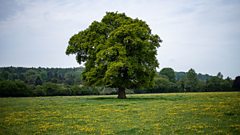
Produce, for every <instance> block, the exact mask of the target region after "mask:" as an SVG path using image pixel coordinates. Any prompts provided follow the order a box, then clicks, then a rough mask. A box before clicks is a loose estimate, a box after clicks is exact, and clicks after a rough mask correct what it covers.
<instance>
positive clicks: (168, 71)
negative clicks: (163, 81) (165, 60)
mask: <svg viewBox="0 0 240 135" xmlns="http://www.w3.org/2000/svg"><path fill="white" fill-rule="evenodd" d="M160 75H164V76H167V77H168V79H169V81H171V82H175V81H176V75H175V72H174V70H173V69H172V68H163V69H162V70H161V71H160Z"/></svg>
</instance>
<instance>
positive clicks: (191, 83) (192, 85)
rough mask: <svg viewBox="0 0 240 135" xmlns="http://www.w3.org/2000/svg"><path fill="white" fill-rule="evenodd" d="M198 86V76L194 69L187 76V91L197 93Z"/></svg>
mask: <svg viewBox="0 0 240 135" xmlns="http://www.w3.org/2000/svg"><path fill="white" fill-rule="evenodd" d="M197 84H198V78H197V74H196V72H195V71H194V69H192V68H191V69H190V70H189V71H188V72H187V74H186V79H185V89H186V90H187V91H196V88H197Z"/></svg>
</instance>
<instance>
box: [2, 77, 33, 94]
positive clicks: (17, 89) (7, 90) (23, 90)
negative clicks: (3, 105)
mask: <svg viewBox="0 0 240 135" xmlns="http://www.w3.org/2000/svg"><path fill="white" fill-rule="evenodd" d="M30 95H31V91H30V90H29V88H28V87H27V85H26V84H25V83H24V82H22V81H8V80H6V81H0V97H11V96H14V97H22V96H30Z"/></svg>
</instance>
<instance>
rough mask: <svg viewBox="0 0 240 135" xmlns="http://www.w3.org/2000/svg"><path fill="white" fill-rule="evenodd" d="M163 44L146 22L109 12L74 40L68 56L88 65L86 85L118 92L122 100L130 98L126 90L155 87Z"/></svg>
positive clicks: (69, 47) (69, 46)
mask: <svg viewBox="0 0 240 135" xmlns="http://www.w3.org/2000/svg"><path fill="white" fill-rule="evenodd" d="M160 42H161V39H160V37H159V36H158V35H156V34H155V35H154V34H152V33H151V29H150V28H149V26H148V25H147V24H146V22H144V21H142V20H140V19H132V18H130V17H128V16H126V15H125V14H124V13H117V12H107V13H106V15H105V16H104V17H103V19H102V20H101V21H100V22H98V21H94V22H93V23H92V24H91V25H90V26H89V27H88V28H87V29H85V30H83V31H80V32H79V33H78V34H75V35H73V36H72V37H71V38H70V41H69V45H68V47H67V50H66V54H68V55H69V54H76V60H77V61H78V63H80V64H81V63H83V62H84V63H85V71H84V72H83V80H84V82H85V85H104V86H108V87H113V88H118V98H126V95H125V88H137V87H142V86H143V87H145V86H150V85H152V84H153V78H154V75H155V73H156V67H158V61H157V59H156V55H157V47H159V46H160Z"/></svg>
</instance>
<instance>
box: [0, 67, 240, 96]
mask: <svg viewBox="0 0 240 135" xmlns="http://www.w3.org/2000/svg"><path fill="white" fill-rule="evenodd" d="M83 71H84V68H83V67H79V68H41V67H39V68H24V67H2V68H0V96H1V97H9V96H14V97H19V96H65V95H100V94H116V93H117V89H116V88H108V87H105V86H101V87H99V86H98V87H90V86H85V85H84V82H83V80H82V72H83ZM239 80H240V77H236V79H235V80H232V79H231V78H229V77H227V78H225V79H224V78H223V75H222V74H221V73H220V72H219V73H218V74H217V75H216V76H210V75H208V74H205V75H203V74H197V73H196V72H195V70H194V69H190V70H189V71H188V72H175V71H174V70H173V69H172V68H163V69H162V70H161V71H160V72H157V73H156V75H155V77H154V83H153V84H152V86H149V87H144V88H139V89H128V90H127V91H126V92H127V93H163V92H164V93H166V92H202V91H236V90H239V88H240V86H239V84H240V82H239Z"/></svg>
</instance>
